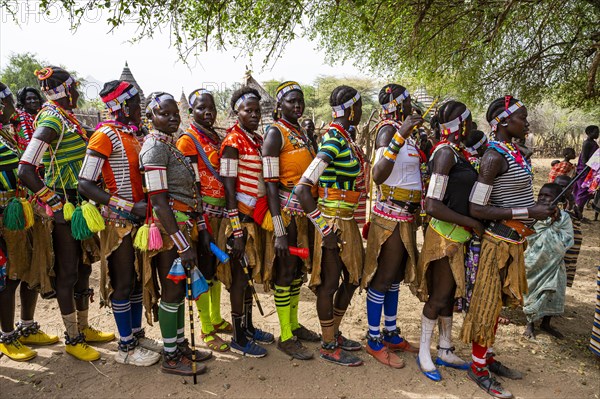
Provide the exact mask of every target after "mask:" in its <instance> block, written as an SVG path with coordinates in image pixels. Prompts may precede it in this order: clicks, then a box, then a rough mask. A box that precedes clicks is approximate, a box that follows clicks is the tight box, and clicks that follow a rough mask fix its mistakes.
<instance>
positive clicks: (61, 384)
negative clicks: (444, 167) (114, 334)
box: [0, 159, 600, 399]
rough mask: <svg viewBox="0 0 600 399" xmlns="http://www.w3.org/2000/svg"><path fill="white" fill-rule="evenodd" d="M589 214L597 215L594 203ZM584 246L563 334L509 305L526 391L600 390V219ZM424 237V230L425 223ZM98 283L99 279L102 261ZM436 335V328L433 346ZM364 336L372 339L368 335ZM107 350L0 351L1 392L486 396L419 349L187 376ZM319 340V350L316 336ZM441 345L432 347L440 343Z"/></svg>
mask: <svg viewBox="0 0 600 399" xmlns="http://www.w3.org/2000/svg"><path fill="white" fill-rule="evenodd" d="M549 164H550V160H549V159H540V160H536V161H535V162H534V167H535V171H536V192H537V188H539V186H540V185H541V184H542V183H543V182H545V180H546V177H547V173H548V167H549ZM585 216H586V217H587V218H588V219H593V212H591V211H589V210H587V211H586V212H585ZM583 229H584V230H583V234H584V239H583V247H582V250H581V254H580V256H579V263H578V267H577V276H576V278H575V283H574V285H573V287H572V288H568V289H567V301H566V302H567V304H566V309H565V314H564V316H563V317H562V318H559V319H556V320H555V321H554V324H555V326H556V327H557V328H559V329H560V330H561V331H562V332H563V333H565V335H566V339H564V340H562V341H559V340H556V339H554V338H552V337H550V336H548V335H547V334H542V333H539V335H538V337H537V339H536V340H535V341H528V340H526V339H525V338H523V337H522V335H521V333H522V331H523V329H524V324H525V317H524V315H523V313H522V312H521V311H519V310H514V311H505V312H504V315H505V316H507V317H509V318H510V319H511V324H509V325H507V326H500V328H499V331H498V339H497V342H496V345H495V347H494V349H495V351H496V352H497V353H498V358H499V359H501V360H502V361H503V362H504V363H505V364H507V365H509V366H511V367H515V368H517V369H519V370H521V371H523V372H524V373H525V378H524V379H523V380H521V381H510V380H506V381H504V382H503V383H504V385H505V386H506V387H507V388H508V389H510V390H511V391H512V392H513V393H514V394H515V396H516V397H519V398H599V395H600V378H599V377H600V361H598V359H596V358H595V357H594V356H593V355H592V353H591V352H590V351H589V350H588V349H587V345H588V342H589V338H590V332H591V329H592V320H593V313H594V306H595V298H596V291H595V290H596V270H597V269H596V268H597V266H598V264H600V259H599V251H598V247H599V244H600V234H598V233H599V232H600V222H589V223H585V224H583ZM418 235H419V237H421V233H420V232H419V233H418ZM92 277H93V279H92V284H93V285H94V286H97V284H98V268H95V270H94V274H93V276H92ZM259 296H260V299H261V302H262V304H263V307H264V308H265V314H266V317H264V318H261V317H260V315H259V314H258V311H256V309H255V315H256V316H255V323H256V324H257V325H258V326H259V327H261V328H263V329H265V330H268V331H271V332H273V333H274V334H275V335H277V334H278V327H277V326H278V324H277V315H276V313H275V306H274V302H273V298H272V294H263V293H261V294H259ZM365 298H366V295H365V292H362V293H359V292H358V291H357V293H356V295H355V297H354V299H353V301H352V305H351V307H350V308H349V310H348V313H347V317H346V318H345V319H344V322H343V324H342V330H343V331H344V333H345V334H346V335H348V336H349V337H351V338H353V339H362V337H363V336H364V334H365V331H366V328H367V321H366V314H365V300H366V299H365ZM97 305H98V303H97V302H96V303H93V304H92V306H91V308H90V315H91V318H92V323H93V325H94V326H96V327H99V328H101V329H104V330H115V326H114V321H113V318H112V315H111V313H110V311H109V310H107V309H106V308H104V309H99V308H98V306H97ZM421 309H422V304H420V303H419V301H418V300H417V299H416V298H415V297H414V296H412V295H411V294H410V292H409V290H408V289H407V288H406V287H402V288H401V292H400V306H399V316H398V319H399V326H400V327H401V328H402V332H403V335H405V336H406V337H407V338H408V339H409V340H410V341H411V342H416V343H418V341H419V334H420V331H419V328H420V326H419V324H420V313H421ZM300 310H301V311H300V315H301V316H300V317H301V321H302V322H303V324H304V325H306V326H307V327H309V328H311V329H313V330H316V331H318V330H319V324H318V319H317V315H316V310H315V296H314V294H313V293H312V292H311V291H310V290H309V289H308V288H306V287H302V293H301V303H300ZM228 314H229V300H228V296H227V292H226V291H225V290H223V315H228ZM36 319H37V320H38V321H39V322H40V324H41V325H42V326H43V328H44V329H45V330H46V331H48V332H52V333H54V334H58V335H62V331H63V327H62V322H61V319H60V315H59V311H58V306H57V304H56V301H54V300H51V301H44V300H40V302H39V306H38V309H37V315H36ZM462 320H463V316H462V315H460V314H456V316H455V325H454V337H455V345H456V348H457V353H458V354H459V355H461V356H462V357H463V358H464V359H468V358H469V356H470V347H469V346H467V345H465V344H463V343H462V342H460V341H458V339H457V338H456V337H457V336H458V333H459V330H460V326H461V324H462ZM198 323H199V322H198ZM146 331H147V334H148V335H150V336H152V337H154V338H159V337H160V331H159V328H158V325H154V326H152V327H147V328H146ZM436 339H437V333H436V337H434V341H433V342H434V343H433V347H435V343H436V342H437V341H436ZM363 343H364V341H363ZM97 348H98V349H99V350H100V351H101V353H102V359H101V360H99V361H96V362H94V363H93V364H92V363H85V362H80V361H78V360H75V359H74V358H72V357H70V356H69V355H67V354H65V352H64V348H63V344H62V343H59V344H56V345H53V346H50V347H43V348H38V356H37V357H36V358H35V359H33V360H32V361H31V362H28V363H17V362H14V361H11V360H9V359H7V357H6V356H4V357H3V358H1V359H0V397H2V398H24V397H27V398H45V397H51V398H65V397H88V398H109V397H152V398H154V397H183V398H188V397H189V398H191V397H194V398H197V397H202V398H212V397H224V398H234V397H247V398H259V397H271V398H287V397H294V398H305V397H306V398H308V397H321V398H340V399H343V398H354V397H361V398H372V397H375V398H380V397H381V398H388V397H389V398H398V397H400V398H413V399H421V398H438V397H439V398H463V397H473V398H478V397H479V398H486V397H488V396H487V395H486V394H484V393H483V391H481V390H480V389H479V388H477V387H476V386H475V384H474V383H472V382H471V381H470V380H468V379H467V375H466V372H461V371H457V370H449V369H442V370H441V372H442V374H443V377H444V379H443V381H441V382H439V383H434V382H432V381H430V380H428V379H426V378H425V377H424V376H423V375H422V374H421V373H420V372H419V371H418V369H417V365H416V363H415V356H414V355H410V354H401V356H402V357H403V358H404V359H405V361H406V367H405V368H404V369H401V370H393V369H390V368H387V367H385V366H383V365H381V364H379V363H377V362H376V361H375V360H374V359H372V358H371V357H370V356H369V355H367V354H366V353H365V352H364V351H363V352H361V353H360V356H361V357H362V358H363V359H364V361H365V364H364V366H362V367H357V368H343V367H339V366H335V365H332V364H329V363H326V362H324V361H321V360H319V359H314V360H311V361H306V362H302V361H296V360H290V358H289V357H287V356H285V355H284V354H283V353H282V352H280V351H278V350H277V349H276V347H275V346H274V345H270V346H268V350H269V355H268V356H267V357H266V358H263V359H249V358H242V357H239V356H236V355H233V354H224V355H216V356H215V358H214V359H213V360H210V361H209V362H208V363H207V364H208V367H209V371H208V373H207V374H205V375H202V376H200V377H199V383H198V385H195V386H194V385H192V380H191V378H187V379H186V378H181V377H174V376H170V375H166V374H163V373H161V372H160V369H159V367H158V365H156V366H152V367H149V368H137V367H133V366H123V365H120V364H117V363H115V361H114V360H113V354H114V353H115V351H116V350H117V344H116V342H111V343H107V344H103V345H99V346H97ZM311 348H313V349H314V350H315V354H317V348H318V345H317V344H312V345H311ZM432 351H433V348H432Z"/></svg>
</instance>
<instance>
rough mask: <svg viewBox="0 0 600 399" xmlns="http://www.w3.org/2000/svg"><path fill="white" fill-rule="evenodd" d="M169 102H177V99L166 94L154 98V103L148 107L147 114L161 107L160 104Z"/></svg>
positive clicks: (151, 102)
mask: <svg viewBox="0 0 600 399" xmlns="http://www.w3.org/2000/svg"><path fill="white" fill-rule="evenodd" d="M167 100H173V101H175V98H173V96H172V95H170V94H166V93H165V94H161V95H160V96H155V97H152V101H150V104H148V106H147V107H146V112H151V111H152V110H153V109H154V108H156V107H160V103H162V102H163V101H167Z"/></svg>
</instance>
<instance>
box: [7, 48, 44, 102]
mask: <svg viewBox="0 0 600 399" xmlns="http://www.w3.org/2000/svg"><path fill="white" fill-rule="evenodd" d="M43 63H44V61H40V60H38V59H37V58H36V55H35V54H33V53H18V54H11V55H10V56H9V57H8V63H7V64H6V66H5V67H4V68H3V69H2V71H1V72H0V81H1V82H2V83H4V84H6V85H7V86H8V87H9V88H10V91H12V92H13V93H15V94H16V93H17V90H19V89H20V88H22V87H26V86H29V87H35V88H37V87H39V84H38V80H37V77H36V76H35V75H34V73H33V72H34V71H35V70H36V69H40V68H42V64H43Z"/></svg>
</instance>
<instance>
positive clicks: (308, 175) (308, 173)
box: [302, 158, 328, 184]
mask: <svg viewBox="0 0 600 399" xmlns="http://www.w3.org/2000/svg"><path fill="white" fill-rule="evenodd" d="M327 166H328V163H327V162H325V161H323V160H322V159H321V158H315V159H313V160H312V162H311V163H310V165H308V168H306V170H305V171H304V174H303V175H302V177H304V178H305V179H307V180H308V181H310V182H311V183H312V184H317V182H318V181H319V178H320V177H321V175H322V174H323V172H324V171H325V169H326V168H327Z"/></svg>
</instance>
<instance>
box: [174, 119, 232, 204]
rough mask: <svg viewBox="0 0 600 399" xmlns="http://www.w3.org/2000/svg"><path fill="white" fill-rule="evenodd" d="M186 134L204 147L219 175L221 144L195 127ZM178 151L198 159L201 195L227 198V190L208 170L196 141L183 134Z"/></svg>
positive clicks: (179, 140)
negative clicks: (195, 142)
mask: <svg viewBox="0 0 600 399" xmlns="http://www.w3.org/2000/svg"><path fill="white" fill-rule="evenodd" d="M186 133H190V134H193V135H194V137H195V138H196V140H198V142H199V143H200V145H201V146H202V149H203V150H204V153H205V154H206V156H207V158H208V161H209V162H210V165H211V166H212V167H213V169H214V170H215V172H217V173H219V163H220V158H219V149H220V143H218V142H215V141H214V140H212V139H211V138H210V137H208V136H207V135H206V134H204V133H203V132H202V131H200V130H199V129H197V128H196V127H195V126H194V125H192V126H190V127H189V128H188V129H187V130H186ZM177 149H178V150H179V151H181V153H182V154H183V155H185V156H186V157H194V156H195V157H197V158H198V175H199V176H200V195H202V196H208V197H212V198H225V188H224V187H223V183H221V182H220V181H219V180H218V179H217V178H216V177H215V176H214V175H213V174H212V172H211V171H210V170H209V169H208V167H207V166H206V164H205V163H204V161H203V160H202V157H201V156H200V154H198V151H197V150H196V145H195V144H194V141H193V140H192V139H191V138H190V137H189V136H187V135H185V134H182V135H181V136H180V137H179V139H178V140H177Z"/></svg>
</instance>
